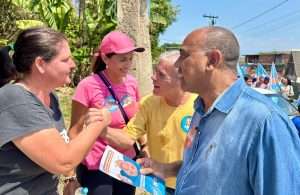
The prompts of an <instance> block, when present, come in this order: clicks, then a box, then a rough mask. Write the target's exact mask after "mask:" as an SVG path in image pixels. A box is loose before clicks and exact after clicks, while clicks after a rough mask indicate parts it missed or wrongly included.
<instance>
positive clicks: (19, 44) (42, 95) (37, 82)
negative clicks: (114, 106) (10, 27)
mask: <svg viewBox="0 0 300 195" xmlns="http://www.w3.org/2000/svg"><path fill="white" fill-rule="evenodd" d="M0 54H1V55H0V57H1V58H0V67H1V70H2V71H3V70H7V71H6V72H2V71H1V74H0V75H1V78H0V79H1V80H5V82H3V83H2V85H1V88H0V194H7V195H13V194H18V195H27V194H38V195H39V194H43V195H54V194H58V192H57V184H58V175H59V174H63V175H67V174H69V172H70V171H71V170H72V169H74V167H76V166H77V165H78V164H79V163H80V162H81V161H82V159H83V158H84V156H85V155H86V154H87V152H88V151H89V149H90V147H91V146H92V144H93V143H94V142H95V141H96V139H97V137H98V136H99V134H100V133H101V131H102V130H103V128H104V127H106V126H107V125H108V124H109V123H110V113H109V112H108V111H107V110H105V109H102V110H99V109H95V108H94V109H93V108H91V109H90V110H89V111H88V112H87V113H88V115H87V116H86V119H85V120H84V121H85V124H86V127H85V129H84V133H80V134H79V135H78V136H77V137H76V138H75V139H73V140H71V141H70V140H69V138H68V136H67V131H66V129H65V126H64V121H63V116H62V113H61V111H60V108H59V103H58V99H57V97H56V95H55V94H54V90H55V89H56V88H57V87H61V86H63V85H65V84H68V83H70V82H71V80H70V76H69V75H70V73H71V71H72V69H74V68H75V64H74V62H73V60H72V57H71V52H70V48H69V45H68V42H67V39H66V37H65V36H64V35H63V34H62V33H60V32H57V31H55V30H52V29H49V28H32V29H28V30H24V31H23V32H21V33H20V34H19V35H18V37H17V40H16V42H15V44H14V53H13V56H12V60H11V59H10V58H9V49H8V48H7V47H6V48H4V49H1V51H0ZM11 79H16V80H15V81H14V82H12V81H11ZM69 179H72V177H71V178H69Z"/></svg>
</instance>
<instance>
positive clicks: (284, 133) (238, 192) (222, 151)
mask: <svg viewBox="0 0 300 195" xmlns="http://www.w3.org/2000/svg"><path fill="white" fill-rule="evenodd" d="M195 108H196V112H195V115H194V117H193V120H192V125H195V124H196V129H197V130H196V133H195V136H194V138H193V142H192V144H191V146H190V147H189V148H186V150H185V155H184V161H183V164H182V167H181V169H180V171H179V173H178V176H177V185H176V195H221V194H222V195H263V194H264V195H299V194H300V139H299V136H298V135H297V130H296V128H295V127H294V125H293V124H292V122H291V121H290V120H289V118H288V116H287V115H286V114H285V113H283V112H281V111H280V108H278V107H276V106H275V105H273V103H272V102H271V101H270V100H269V99H267V97H265V96H264V95H262V94H259V93H257V92H255V91H254V90H253V89H251V88H249V87H247V86H246V84H245V83H244V82H243V80H242V79H239V80H237V81H236V82H235V83H234V84H233V85H232V86H230V87H229V88H228V89H227V90H226V91H225V92H224V93H223V94H222V95H221V96H219V98H217V100H216V101H215V102H214V104H213V105H212V106H211V107H210V108H209V109H208V111H207V112H205V111H204V107H203V102H202V100H201V99H200V98H199V99H197V100H196V102H195Z"/></svg>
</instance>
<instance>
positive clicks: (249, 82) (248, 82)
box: [244, 74, 252, 87]
mask: <svg viewBox="0 0 300 195" xmlns="http://www.w3.org/2000/svg"><path fill="white" fill-rule="evenodd" d="M244 80H245V82H246V84H247V85H248V86H250V87H251V86H252V78H251V76H250V75H248V74H247V75H245V76H244Z"/></svg>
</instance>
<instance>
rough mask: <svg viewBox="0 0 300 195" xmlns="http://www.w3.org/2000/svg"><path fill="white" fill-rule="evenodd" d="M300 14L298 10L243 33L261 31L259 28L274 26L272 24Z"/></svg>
mask: <svg viewBox="0 0 300 195" xmlns="http://www.w3.org/2000/svg"><path fill="white" fill-rule="evenodd" d="M299 13H300V9H299V10H296V11H293V12H289V13H287V14H284V15H281V16H279V17H276V18H273V19H271V20H268V21H266V22H264V23H262V24H259V25H255V26H253V27H251V28H248V29H247V30H245V31H243V33H249V31H250V32H251V31H253V30H257V29H259V28H265V27H266V25H269V24H272V23H274V22H276V23H277V22H278V21H281V20H286V19H287V18H288V17H290V16H293V15H296V14H299Z"/></svg>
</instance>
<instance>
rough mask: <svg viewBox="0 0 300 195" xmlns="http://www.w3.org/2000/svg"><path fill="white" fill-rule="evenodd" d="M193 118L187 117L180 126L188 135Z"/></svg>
mask: <svg viewBox="0 0 300 195" xmlns="http://www.w3.org/2000/svg"><path fill="white" fill-rule="evenodd" d="M191 121H192V117H191V116H185V117H183V118H182V120H181V123H180V126H181V129H182V130H183V132H184V133H187V132H188V131H189V129H190V125H191Z"/></svg>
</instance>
